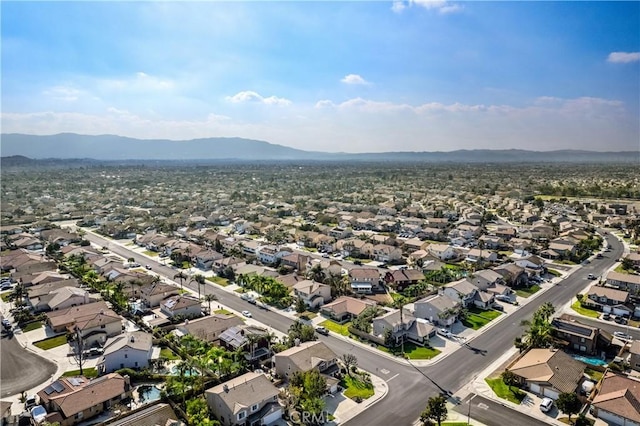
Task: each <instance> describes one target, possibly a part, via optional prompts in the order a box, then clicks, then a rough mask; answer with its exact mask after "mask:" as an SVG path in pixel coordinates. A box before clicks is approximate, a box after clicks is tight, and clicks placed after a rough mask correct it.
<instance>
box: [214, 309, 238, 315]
mask: <svg viewBox="0 0 640 426" xmlns="http://www.w3.org/2000/svg"><path fill="white" fill-rule="evenodd" d="M213 313H214V314H222V315H231V314H233V312H230V311H227V310H226V309H216V310H215V311H213Z"/></svg>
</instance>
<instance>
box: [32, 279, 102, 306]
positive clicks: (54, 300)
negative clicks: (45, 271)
mask: <svg viewBox="0 0 640 426" xmlns="http://www.w3.org/2000/svg"><path fill="white" fill-rule="evenodd" d="M65 281H67V280H64V281H61V282H63V283H64V282H65ZM45 285H46V284H45ZM98 299H99V297H97V296H94V295H91V294H89V292H88V291H87V290H84V289H81V288H78V287H70V286H64V287H61V288H56V289H55V290H52V291H51V292H49V293H47V294H40V295H38V296H37V297H33V298H29V304H30V305H31V306H32V307H33V310H34V312H43V311H57V310H60V309H66V308H70V307H73V306H79V305H86V304H87V303H93V302H96V301H98Z"/></svg>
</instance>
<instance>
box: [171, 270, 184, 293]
mask: <svg viewBox="0 0 640 426" xmlns="http://www.w3.org/2000/svg"><path fill="white" fill-rule="evenodd" d="M176 278H177V279H179V280H180V290H184V288H183V284H184V280H186V279H187V276H186V275H185V274H184V273H183V272H182V271H180V272H178V273H177V274H175V275H174V276H173V279H174V280H175V279H176Z"/></svg>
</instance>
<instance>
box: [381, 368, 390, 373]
mask: <svg viewBox="0 0 640 426" xmlns="http://www.w3.org/2000/svg"><path fill="white" fill-rule="evenodd" d="M380 372H381V373H382V374H389V373H390V371H389V370H387V369H386V368H383V369H382V370H380Z"/></svg>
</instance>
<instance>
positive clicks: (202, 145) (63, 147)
mask: <svg viewBox="0 0 640 426" xmlns="http://www.w3.org/2000/svg"><path fill="white" fill-rule="evenodd" d="M0 153H1V155H2V157H3V165H9V164H11V165H26V163H29V162H30V160H31V159H48V160H51V159H93V160H98V161H105V160H106V161H126V160H155V161H189V162H192V161H198V162H207V161H216V160H218V161H219V160H236V161H273V160H279V161H398V162H456V163H506V162H509V163H517V162H528V163H536V162H541V163H549V162H562V163H565V162H580V163H616V162H627V163H628V162H639V161H640V151H623V152H595V151H582V150H559V151H526V150H519V149H508V150H490V149H478V150H457V151H448V152H442V151H438V152H426V151H423V152H384V153H359V154H351V153H327V152H318V151H305V150H300V149H295V148H290V147H286V146H282V145H277V144H272V143H269V142H265V141H259V140H253V139H243V138H205V139H191V140H183V141H174V140H167V139H135V138H128V137H124V136H116V135H99V136H90V135H79V134H75V133H60V134H56V135H47V136H40V135H27V134H19V133H4V134H2V135H1V142H0ZM5 157H13V160H9V159H8V158H5ZM24 157H26V158H24ZM16 162H17V163H16Z"/></svg>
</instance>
